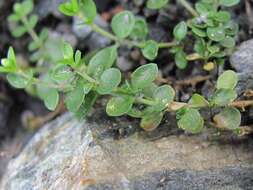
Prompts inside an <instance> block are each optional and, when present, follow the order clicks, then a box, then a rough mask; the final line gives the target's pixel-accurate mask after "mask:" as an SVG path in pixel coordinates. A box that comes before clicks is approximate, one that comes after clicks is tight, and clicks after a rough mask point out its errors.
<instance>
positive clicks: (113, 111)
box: [106, 96, 134, 116]
mask: <svg viewBox="0 0 253 190" xmlns="http://www.w3.org/2000/svg"><path fill="white" fill-rule="evenodd" d="M133 103H134V98H133V97H130V96H120V97H113V98H111V99H110V100H109V102H108V103H107V105H106V113H107V114H108V115H109V116H121V115H124V114H126V113H128V112H129V111H130V110H131V108H132V106H133Z"/></svg>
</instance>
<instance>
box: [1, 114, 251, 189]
mask: <svg viewBox="0 0 253 190" xmlns="http://www.w3.org/2000/svg"><path fill="white" fill-rule="evenodd" d="M116 120H117V119H116ZM116 120H112V119H110V118H107V117H105V116H103V115H98V114H97V113H94V114H93V118H92V119H90V120H88V121H83V122H78V121H77V120H76V119H75V118H73V116H72V115H71V114H65V115H63V116H61V117H59V118H58V119H56V120H55V121H53V122H51V123H48V124H47V125H46V126H44V127H43V128H41V129H40V130H39V131H38V132H37V133H36V134H35V136H34V137H33V138H32V139H31V140H30V142H29V143H28V144H27V145H26V146H25V147H24V149H23V150H22V152H21V153H20V154H19V155H18V156H17V157H16V158H14V159H13V160H11V161H10V162H9V165H8V169H7V171H6V173H5V175H4V177H3V180H2V183H1V186H0V189H1V190H42V189H47V190H55V189H61V190H65V189H66V190H69V189H72V190H84V189H90V190H106V189H108V190H109V189H110V190H119V189H120V190H125V189H127V190H128V189H129V190H134V189H136V190H137V189H138V190H153V189H161V190H181V189H191V190H214V189H220V190H222V189H233V190H237V189H238V190H240V189H250V188H251V189H252V187H253V169H252V168H253V160H252V156H253V152H252V148H253V143H252V141H250V139H244V138H242V139H239V138H233V139H232V140H231V139H230V138H228V139H227V141H226V140H225V139H223V138H222V139H220V140H216V141H214V139H209V140H208V138H206V136H205V135H203V134H202V135H199V136H187V135H180V136H176V135H170V136H168V137H164V138H158V139H156V140H153V141H150V140H148V139H147V138H144V137H143V136H142V135H141V136H140V135H139V134H138V133H135V134H133V135H131V136H129V137H127V138H123V139H120V140H114V138H113V137H114V135H113V134H114V133H113V132H112V131H113V130H112V129H114V128H115V127H122V128H128V129H132V128H134V127H137V126H135V125H134V123H133V122H129V121H128V120H121V121H118V122H115V121H116ZM167 125H168V123H166V125H164V126H162V128H163V129H164V128H167V129H168V130H170V128H169V127H168V126H167ZM204 136H205V137H204ZM232 142H233V143H232Z"/></svg>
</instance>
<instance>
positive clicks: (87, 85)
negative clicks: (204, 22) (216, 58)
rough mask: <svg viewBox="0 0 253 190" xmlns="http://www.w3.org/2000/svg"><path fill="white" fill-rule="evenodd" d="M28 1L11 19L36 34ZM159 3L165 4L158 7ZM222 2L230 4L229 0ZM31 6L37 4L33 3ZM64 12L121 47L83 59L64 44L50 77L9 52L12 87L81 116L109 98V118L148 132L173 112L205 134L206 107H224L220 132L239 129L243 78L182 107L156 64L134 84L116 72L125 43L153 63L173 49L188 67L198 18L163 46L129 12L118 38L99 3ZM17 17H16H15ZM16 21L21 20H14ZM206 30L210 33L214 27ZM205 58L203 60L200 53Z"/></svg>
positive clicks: (5, 64)
mask: <svg viewBox="0 0 253 190" xmlns="http://www.w3.org/2000/svg"><path fill="white" fill-rule="evenodd" d="M25 2H26V3H28V2H31V1H30V0H26V1H24V3H21V4H15V6H14V11H15V14H13V15H11V16H10V17H9V20H11V21H14V22H15V23H16V24H17V22H19V21H21V23H23V24H24V26H23V27H25V31H28V33H30V34H31V36H33V35H32V33H35V32H34V30H33V29H32V28H33V27H34V26H35V25H34V24H33V25H32V26H33V27H31V26H30V27H27V25H26V24H25V23H24V22H23V21H22V20H23V19H24V18H25V17H26V16H27V15H28V14H29V13H30V12H31V8H30V9H29V11H26V14H22V15H21V13H19V12H18V11H16V9H17V8H15V7H20V6H21V7H23V6H24V5H25ZM148 2H149V3H150V4H149V6H151V5H152V6H153V7H161V6H162V5H163V4H165V3H167V1H148ZM156 2H160V3H158V5H156V4H155V3H156ZM180 2H181V3H182V5H184V6H185V7H186V8H187V9H189V4H188V3H186V4H185V1H183V0H180ZM221 2H223V4H225V3H226V1H225V0H224V1H220V3H221ZM200 3H201V4H200V5H198V6H203V7H205V6H207V7H208V6H210V1H208V0H203V1H201V2H200ZM29 5H30V6H31V4H29ZM218 5H219V4H217V6H218ZM230 5H231V3H230ZM26 6H27V5H26ZM196 6H197V5H196ZM59 9H60V11H61V12H63V13H64V14H65V15H68V16H79V17H81V18H82V19H83V21H84V23H85V24H87V25H89V26H90V27H91V28H92V29H93V30H94V31H96V32H98V33H100V34H102V35H104V36H105V37H108V38H109V39H111V40H112V41H113V42H115V44H114V45H112V46H110V47H106V48H104V49H101V50H100V51H98V52H97V53H96V54H95V55H94V56H92V57H91V58H87V57H84V56H82V54H81V52H80V51H79V50H77V51H74V50H73V48H72V47H71V45H70V44H68V43H63V44H61V46H60V47H61V48H60V49H61V56H60V57H59V58H58V59H57V61H56V62H55V64H54V65H53V66H50V67H49V68H48V71H47V72H46V73H42V74H41V73H39V74H38V73H36V69H37V68H36V67H35V68H32V67H28V68H23V67H21V66H19V65H18V64H17V62H16V56H15V53H14V50H13V48H9V51H8V55H7V58H5V59H2V66H0V72H3V73H6V74H7V80H8V81H9V83H10V84H11V85H12V86H14V87H15V88H19V89H26V90H27V91H30V90H29V89H31V88H32V89H34V91H35V94H37V96H39V97H40V98H41V99H42V100H43V101H44V103H45V105H46V107H47V108H48V109H49V110H54V109H55V108H56V107H57V105H58V103H59V101H60V98H61V96H62V97H63V98H64V102H65V105H66V107H67V109H68V110H69V111H71V112H73V113H75V115H76V116H77V117H79V118H82V117H85V116H86V115H87V113H88V112H89V111H90V109H91V108H92V107H93V105H94V104H95V102H96V100H97V99H98V98H99V97H101V96H106V97H107V96H109V97H111V98H110V100H109V101H108V103H107V106H106V112H107V114H108V115H109V116H121V115H129V116H131V117H135V118H140V119H141V123H140V125H141V127H142V128H143V129H145V130H147V131H151V130H154V129H155V128H156V127H157V126H158V125H159V124H160V122H161V121H162V118H163V115H164V114H165V112H167V111H169V112H175V113H176V117H177V120H178V126H179V127H180V128H182V129H184V130H186V131H188V132H191V133H199V132H200V131H201V130H202V128H203V127H204V119H203V118H202V116H201V114H200V109H202V108H206V107H207V108H210V109H212V108H220V109H221V112H220V113H219V114H217V115H216V116H215V117H214V121H215V122H216V124H217V126H218V127H219V128H222V129H228V130H233V131H237V130H238V127H239V125H240V121H241V115H240V112H239V111H238V110H237V109H236V108H235V104H234V101H235V100H236V98H237V94H236V91H235V89H234V88H235V86H236V84H237V81H238V79H237V75H236V73H234V72H233V71H230V70H229V71H225V72H224V73H223V74H222V75H221V76H220V77H219V78H218V81H217V85H216V91H215V92H214V94H213V96H212V97H211V98H210V99H209V100H206V99H205V98H204V97H203V96H201V95H199V94H194V95H193V96H192V97H191V99H190V100H189V102H188V103H182V102H176V101H175V100H174V99H175V91H174V89H173V88H172V87H171V86H170V85H161V86H158V85H156V84H155V79H156V78H157V76H158V67H157V65H156V64H155V63H149V64H146V65H143V66H140V67H139V68H137V69H136V70H135V71H134V72H133V73H132V74H131V77H130V79H129V80H122V74H121V72H120V70H119V69H117V68H114V63H115V62H116V60H117V56H118V55H117V54H118V53H117V51H118V48H119V46H121V45H127V46H129V47H133V46H134V47H139V48H141V49H142V53H143V55H144V56H145V57H146V58H148V59H150V60H153V59H155V58H156V56H157V54H158V50H159V49H160V48H170V47H173V48H172V52H173V53H175V54H176V56H175V57H176V64H177V65H178V67H179V68H185V67H186V65H187V58H186V53H184V51H183V45H182V41H183V40H184V39H185V37H186V36H187V33H188V29H189V26H192V22H194V19H197V18H194V19H193V20H190V21H187V22H184V21H182V22H180V23H179V24H178V25H177V26H176V27H175V29H174V31H173V34H174V38H175V40H174V41H173V42H169V43H158V42H155V41H153V40H146V37H147V34H148V29H147V24H146V22H145V20H143V19H140V18H136V17H135V16H134V15H133V14H132V13H131V12H129V11H123V12H121V13H119V14H117V15H116V16H114V17H113V19H112V23H111V26H112V31H113V33H114V34H113V33H110V32H107V31H105V30H103V29H102V28H100V27H98V26H97V25H95V24H94V22H93V21H94V19H95V17H96V14H97V11H96V5H95V3H94V2H93V0H79V1H78V0H71V1H70V2H67V3H63V4H61V5H60V7H59ZM198 9H199V8H198ZM198 9H197V10H198ZM203 9H204V8H203ZM215 10H216V9H215ZM217 10H218V9H217ZM196 14H197V13H196ZM215 14H216V12H215ZM11 17H13V18H12V19H11ZM14 17H18V18H16V19H14ZM221 17H223V16H221ZM221 20H222V19H221ZM218 22H219V21H218ZM218 22H215V24H216V23H218ZM205 29H206V30H210V29H209V27H208V26H207V27H205ZM203 30H204V29H203ZM23 34H24V32H23ZM127 38H129V39H127ZM196 38H197V39H198V41H197V43H200V42H201V44H202V45H203V43H202V42H203V41H206V40H207V37H203V38H199V37H196ZM209 40H211V39H209ZM32 43H34V44H36V45H38V44H39V41H37V40H36V39H33V42H32ZM41 43H42V42H41ZM208 43H209V45H210V46H208V47H209V49H210V47H213V46H212V43H213V41H211V42H210V41H209V42H208ZM215 43H216V42H215ZM43 44H45V43H42V45H41V46H38V48H40V51H42V52H43V51H44V49H43V48H45V45H43ZM30 46H32V45H30ZM217 46H218V45H217ZM197 47H199V50H201V51H205V48H204V47H202V46H201V45H199V46H197ZM201 48H202V49H201ZM35 49H36V48H35ZM197 49H198V48H197ZM211 49H212V48H211ZM213 49H215V48H213ZM208 51H209V50H208ZM219 52H220V50H219ZM199 57H201V56H200V55H199ZM201 58H202V57H201ZM208 59H209V58H208ZM231 118H232V119H231Z"/></svg>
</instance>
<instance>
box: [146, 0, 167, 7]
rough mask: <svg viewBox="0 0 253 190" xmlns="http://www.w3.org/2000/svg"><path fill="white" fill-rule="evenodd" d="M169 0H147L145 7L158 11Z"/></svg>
mask: <svg viewBox="0 0 253 190" xmlns="http://www.w3.org/2000/svg"><path fill="white" fill-rule="evenodd" d="M168 2H169V0H148V2H147V7H148V8H149V9H160V8H162V7H163V6H165V5H166V4H167V3H168Z"/></svg>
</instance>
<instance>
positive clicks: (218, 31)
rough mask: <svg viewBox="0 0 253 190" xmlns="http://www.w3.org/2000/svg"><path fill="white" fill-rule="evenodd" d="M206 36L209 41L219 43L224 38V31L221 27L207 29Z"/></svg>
mask: <svg viewBox="0 0 253 190" xmlns="http://www.w3.org/2000/svg"><path fill="white" fill-rule="evenodd" d="M206 32H207V36H208V38H209V39H211V40H213V41H215V42H220V41H222V40H224V38H225V30H224V28H223V27H213V28H207V31H206Z"/></svg>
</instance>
